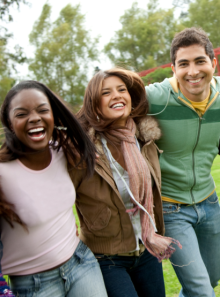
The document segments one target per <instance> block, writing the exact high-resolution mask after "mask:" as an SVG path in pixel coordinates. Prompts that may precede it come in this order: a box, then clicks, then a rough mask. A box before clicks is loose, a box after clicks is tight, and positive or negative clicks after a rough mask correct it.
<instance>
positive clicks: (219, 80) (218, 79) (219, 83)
mask: <svg viewBox="0 0 220 297" xmlns="http://www.w3.org/2000/svg"><path fill="white" fill-rule="evenodd" d="M211 84H212V86H213V87H214V88H215V89H216V90H217V91H220V76H213V79H212V81H211Z"/></svg>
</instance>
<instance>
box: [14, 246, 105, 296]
mask: <svg viewBox="0 0 220 297" xmlns="http://www.w3.org/2000/svg"><path fill="white" fill-rule="evenodd" d="M10 279H11V286H12V288H13V292H14V293H15V296H16V297H64V296H66V297H73V296H74V297H95V296H96V297H107V293H106V290H105V285H104V282H103V277H102V274H101V270H100V267H99V264H98V262H97V260H96V258H95V257H94V255H93V253H92V252H91V251H90V249H89V248H88V247H87V246H86V245H85V244H84V243H83V242H82V241H80V242H79V244H78V246H77V248H76V250H75V253H74V254H73V256H72V258H71V259H70V260H69V261H68V262H66V263H65V264H63V265H62V266H60V267H59V268H56V269H53V270H50V271H46V272H41V273H37V274H32V275H26V276H11V277H10Z"/></svg>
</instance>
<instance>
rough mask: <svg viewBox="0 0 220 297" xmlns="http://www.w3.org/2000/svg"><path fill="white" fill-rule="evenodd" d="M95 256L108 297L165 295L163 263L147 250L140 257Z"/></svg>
mask: <svg viewBox="0 0 220 297" xmlns="http://www.w3.org/2000/svg"><path fill="white" fill-rule="evenodd" d="M95 256H96V257H97V259H98V261H99V264H100V267H101V270H102V274H103V277H104V281H105V286H106V289H107V293H108V297H122V296H123V297H165V288H164V280H163V272H162V264H161V263H159V262H158V260H157V258H155V257H153V256H152V255H151V254H150V253H149V252H148V251H147V250H145V251H144V252H143V254H141V255H140V256H139V257H135V256H134V257H128V256H117V255H115V256H105V255H99V254H96V255H95Z"/></svg>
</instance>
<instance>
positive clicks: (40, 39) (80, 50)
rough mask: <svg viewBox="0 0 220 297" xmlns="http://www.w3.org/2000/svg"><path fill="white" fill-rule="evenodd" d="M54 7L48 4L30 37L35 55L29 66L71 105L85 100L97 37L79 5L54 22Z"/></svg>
mask: <svg viewBox="0 0 220 297" xmlns="http://www.w3.org/2000/svg"><path fill="white" fill-rule="evenodd" d="M50 13H51V6H50V5H49V4H45V5H44V7H43V10H42V13H41V16H40V18H39V19H38V20H37V21H36V22H35V25H34V27H33V30H32V32H31V34H30V36H29V39H30V43H31V44H32V45H34V46H35V48H36V50H35V57H34V59H33V61H32V63H31V64H30V66H29V69H30V70H31V71H32V72H33V74H34V77H35V79H37V80H40V81H42V82H44V83H45V84H46V85H48V87H50V88H51V89H52V90H53V91H54V92H56V93H57V94H59V95H60V96H61V97H63V98H64V99H65V100H66V101H68V102H70V103H72V104H78V103H81V102H82V98H83V95H84V90H85V85H86V83H87V71H88V64H89V63H90V62H92V61H94V60H96V58H97V42H98V41H97V39H95V40H91V38H90V36H89V33H88V31H87V30H86V29H85V28H84V16H83V15H82V14H81V13H80V6H79V5H76V6H72V5H70V4H69V5H67V6H66V7H64V8H63V9H62V10H61V12H60V15H59V17H58V19H57V20H56V21H55V22H54V23H51V21H50Z"/></svg>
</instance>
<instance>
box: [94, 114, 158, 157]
mask: <svg viewBox="0 0 220 297" xmlns="http://www.w3.org/2000/svg"><path fill="white" fill-rule="evenodd" d="M135 134H136V137H137V138H138V139H140V140H141V141H142V142H144V143H148V142H152V141H155V140H157V139H159V138H160V137H161V130H160V128H159V125H158V122H157V120H156V119H155V118H153V117H151V116H145V117H143V118H142V119H141V120H140V122H139V124H138V125H137V126H136V133H135ZM88 135H89V136H90V138H91V140H92V141H93V142H94V144H95V146H96V148H97V151H98V152H100V153H104V152H103V147H102V142H101V140H100V136H99V135H98V134H96V133H95V129H94V128H93V127H90V129H89V131H88Z"/></svg>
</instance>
